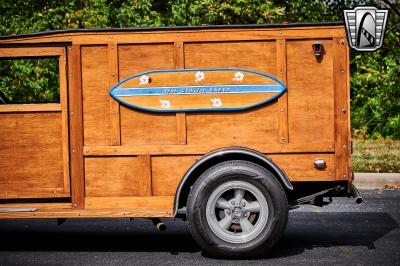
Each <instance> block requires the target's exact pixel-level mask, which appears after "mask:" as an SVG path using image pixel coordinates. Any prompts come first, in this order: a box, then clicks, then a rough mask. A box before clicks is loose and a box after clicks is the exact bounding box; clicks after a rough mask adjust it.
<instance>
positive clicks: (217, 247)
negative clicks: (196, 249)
mask: <svg viewBox="0 0 400 266" xmlns="http://www.w3.org/2000/svg"><path fill="white" fill-rule="evenodd" d="M235 180H237V181H244V182H248V183H251V184H252V185H254V186H256V187H257V188H258V189H259V190H260V191H261V192H262V193H263V195H264V196H265V198H266V200H267V203H268V211H269V216H268V217H269V218H268V221H267V224H266V226H265V228H264V229H263V231H262V232H261V233H260V234H259V235H258V236H257V237H256V238H254V239H253V240H251V241H248V242H245V243H240V244H236V243H229V242H226V241H224V240H222V239H220V238H219V237H218V236H216V235H215V234H214V233H213V232H212V230H211V229H210V227H209V225H208V222H207V218H206V205H207V201H208V198H209V197H210V195H211V193H212V192H213V191H214V190H215V189H216V188H217V187H219V186H220V185H221V184H223V183H224V182H227V181H235ZM187 219H188V223H189V229H190V232H191V234H192V236H193V238H194V239H195V240H196V242H197V243H198V244H199V245H200V246H201V247H202V248H203V249H204V251H205V252H206V253H207V254H208V255H210V256H212V257H222V258H254V257H257V256H261V255H265V254H267V251H268V249H270V248H271V247H272V246H273V245H274V244H275V243H276V242H277V241H278V240H279V239H280V237H281V235H282V233H283V231H284V230H285V227H286V224H287V219H288V202H287V198H286V193H285V191H284V190H283V188H282V186H281V184H280V182H279V181H278V180H277V178H276V177H275V176H274V175H273V174H272V173H271V172H269V171H268V170H267V169H265V168H264V167H261V166H260V165H258V164H255V163H252V162H248V161H241V160H234V161H226V162H222V163H219V164H217V165H214V166H213V167H211V168H210V169H208V170H207V171H205V172H204V173H203V174H202V175H201V176H200V177H199V178H198V180H197V181H196V182H195V183H194V185H193V186H192V187H191V190H190V194H189V197H188V204H187Z"/></svg>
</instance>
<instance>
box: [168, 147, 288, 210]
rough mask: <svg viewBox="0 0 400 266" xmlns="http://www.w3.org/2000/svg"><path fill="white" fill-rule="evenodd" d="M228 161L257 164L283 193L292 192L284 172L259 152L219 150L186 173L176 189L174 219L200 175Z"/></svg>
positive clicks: (210, 153)
mask: <svg viewBox="0 0 400 266" xmlns="http://www.w3.org/2000/svg"><path fill="white" fill-rule="evenodd" d="M229 160H244V161H250V162H253V163H257V164H259V165H261V166H263V167H265V168H266V169H268V170H269V171H271V172H272V173H273V174H274V175H275V176H276V177H277V179H278V181H279V182H280V183H281V185H282V187H283V188H284V189H285V191H292V190H293V186H292V184H291V183H290V181H289V178H288V177H287V175H286V174H285V172H284V171H283V170H282V169H281V168H280V167H279V166H277V165H276V164H275V163H274V162H273V161H272V160H271V159H270V158H269V157H267V156H265V155H264V154H262V153H261V152H258V151H256V150H253V149H249V148H244V147H228V148H221V149H217V150H214V151H211V152H209V153H207V154H205V155H204V156H203V157H201V158H200V159H199V160H198V161H196V162H195V163H194V164H193V165H192V166H191V167H190V168H189V169H188V170H187V171H186V173H185V175H184V176H183V177H182V179H181V181H180V182H179V185H178V187H177V189H176V193H175V198H174V209H173V214H174V217H176V216H177V214H178V210H179V209H181V208H182V207H185V206H186V201H187V198H188V196H189V192H190V187H191V186H192V185H193V184H194V182H196V180H197V178H198V177H199V176H200V175H201V173H203V172H204V171H205V170H206V169H208V168H210V167H211V166H213V165H215V164H217V163H221V162H224V161H229Z"/></svg>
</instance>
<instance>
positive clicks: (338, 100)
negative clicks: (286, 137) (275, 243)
mask: <svg viewBox="0 0 400 266" xmlns="http://www.w3.org/2000/svg"><path fill="white" fill-rule="evenodd" d="M333 43H334V54H335V57H334V63H333V64H334V67H333V71H334V84H335V97H334V101H335V104H334V106H335V107H334V108H335V110H334V112H335V114H334V116H335V119H334V121H335V166H336V173H335V176H336V180H351V175H350V173H349V160H350V149H351V147H350V145H349V128H348V127H349V123H350V121H349V97H350V95H349V92H348V91H349V88H348V84H349V83H348V80H347V77H348V73H347V72H348V66H346V64H347V63H348V62H347V57H348V55H347V53H348V48H347V43H346V40H345V38H333Z"/></svg>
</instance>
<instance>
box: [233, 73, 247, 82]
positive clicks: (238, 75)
mask: <svg viewBox="0 0 400 266" xmlns="http://www.w3.org/2000/svg"><path fill="white" fill-rule="evenodd" d="M243 78H244V74H243V73H242V72H236V73H235V74H234V75H233V79H232V80H233V81H242V80H243Z"/></svg>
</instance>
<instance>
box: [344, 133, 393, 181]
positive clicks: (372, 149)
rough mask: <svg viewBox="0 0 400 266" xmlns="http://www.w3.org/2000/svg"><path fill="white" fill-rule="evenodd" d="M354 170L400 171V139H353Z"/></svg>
mask: <svg viewBox="0 0 400 266" xmlns="http://www.w3.org/2000/svg"><path fill="white" fill-rule="evenodd" d="M352 168H353V171H354V172H364V173H367V172H369V173H371V172H375V173H400V140H385V139H377V140H359V139H355V140H353V155H352Z"/></svg>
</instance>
